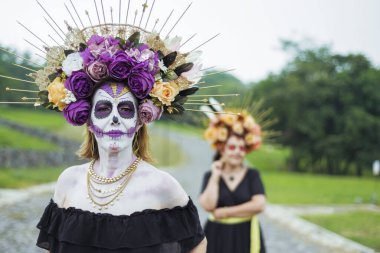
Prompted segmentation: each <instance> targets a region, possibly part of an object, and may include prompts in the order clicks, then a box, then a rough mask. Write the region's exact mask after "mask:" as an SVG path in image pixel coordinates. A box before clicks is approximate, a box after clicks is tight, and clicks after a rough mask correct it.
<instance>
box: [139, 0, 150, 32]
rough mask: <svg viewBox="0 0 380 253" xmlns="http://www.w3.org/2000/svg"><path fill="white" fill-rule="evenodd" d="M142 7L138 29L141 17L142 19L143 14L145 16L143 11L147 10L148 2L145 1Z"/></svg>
mask: <svg viewBox="0 0 380 253" xmlns="http://www.w3.org/2000/svg"><path fill="white" fill-rule="evenodd" d="M142 7H143V9H142V13H141V18H140V23H139V27H141V22H142V20H143V17H144V14H145V10H146V8H148V0H145V3H144V4H143V5H142Z"/></svg>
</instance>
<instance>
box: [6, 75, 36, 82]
mask: <svg viewBox="0 0 380 253" xmlns="http://www.w3.org/2000/svg"><path fill="white" fill-rule="evenodd" d="M0 77H2V78H6V79H10V80H15V81H20V82H26V83H36V82H32V81H29V80H24V79H20V78H15V77H11V76H3V75H0Z"/></svg>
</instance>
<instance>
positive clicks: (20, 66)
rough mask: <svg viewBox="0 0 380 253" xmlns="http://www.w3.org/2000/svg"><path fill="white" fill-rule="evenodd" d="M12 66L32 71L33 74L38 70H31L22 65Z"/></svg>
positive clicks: (14, 64)
mask: <svg viewBox="0 0 380 253" xmlns="http://www.w3.org/2000/svg"><path fill="white" fill-rule="evenodd" d="M12 65H13V66H16V67H19V68H22V69H26V70H29V71H32V72H37V70H35V69H31V68H28V67H25V66H22V65H20V64H16V63H12Z"/></svg>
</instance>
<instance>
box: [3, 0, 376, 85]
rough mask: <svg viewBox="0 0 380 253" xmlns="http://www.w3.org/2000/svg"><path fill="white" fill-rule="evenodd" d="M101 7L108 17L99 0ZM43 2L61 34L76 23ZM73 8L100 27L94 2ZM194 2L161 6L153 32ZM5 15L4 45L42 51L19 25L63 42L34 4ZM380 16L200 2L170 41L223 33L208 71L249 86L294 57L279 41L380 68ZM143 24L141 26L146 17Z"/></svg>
mask: <svg viewBox="0 0 380 253" xmlns="http://www.w3.org/2000/svg"><path fill="white" fill-rule="evenodd" d="M96 1H97V3H98V8H99V10H100V11H101V7H100V0H96ZM143 1H145V0H131V8H130V15H129V23H131V22H133V20H132V19H133V14H132V12H133V11H134V10H135V9H136V8H138V9H139V12H141V4H142V3H143ZM40 2H41V3H42V4H43V5H44V6H45V8H46V9H47V10H48V11H49V13H50V14H51V15H52V16H53V18H54V19H55V20H56V21H57V22H58V24H59V25H60V26H61V27H62V28H64V25H63V20H64V19H66V20H68V21H69V23H71V24H73V22H72V21H71V18H70V16H69V14H68V13H67V11H66V9H65V7H64V3H66V4H67V5H68V6H69V8H70V9H71V6H70V2H69V0H50V1H47V0H40ZM73 2H74V3H75V5H76V7H77V10H78V12H79V13H80V15H81V18H82V21H83V22H84V23H85V25H87V24H88V18H87V16H85V15H84V10H85V9H87V10H88V11H89V12H90V15H91V19H92V22H93V23H97V17H96V12H95V7H94V4H93V0H73ZM103 3H104V7H105V12H106V18H107V20H108V21H110V20H111V18H110V11H109V9H110V8H109V7H110V6H113V7H114V15H113V16H114V20H116V21H118V11H117V10H118V6H119V0H103ZM152 3H153V0H148V5H151V4H152ZM189 3H190V0H156V3H155V6H154V9H153V12H152V16H151V19H150V23H149V24H148V29H149V28H152V27H153V23H154V20H155V19H156V18H160V22H159V23H158V27H159V28H161V26H162V25H163V23H164V20H165V19H166V17H167V16H168V15H169V13H170V11H171V10H172V9H175V10H174V13H173V16H172V17H171V19H170V20H169V22H168V24H167V25H166V26H165V29H164V30H163V34H164V35H166V33H167V32H168V31H169V29H170V28H171V27H172V26H173V24H174V22H175V21H176V20H177V18H178V17H179V16H180V14H181V13H182V11H183V10H184V9H185V8H186V6H187V5H188V4H189ZM127 4H128V1H127V0H122V20H125V13H126V10H127ZM0 8H1V10H2V14H1V15H0V31H1V37H0V44H3V45H6V46H14V47H17V48H19V49H31V50H33V48H32V47H31V46H29V45H28V44H26V43H25V42H24V41H23V38H26V39H28V40H30V41H33V42H35V43H36V44H38V45H41V43H39V42H38V40H37V39H35V38H34V37H33V36H32V35H30V34H29V33H28V32H27V31H26V30H24V29H23V28H22V27H20V26H19V25H18V24H17V23H16V20H19V21H21V22H22V23H24V24H25V25H26V26H28V27H29V28H31V29H32V30H33V31H34V32H35V33H36V34H38V35H39V36H41V37H42V38H43V39H44V40H45V41H47V42H48V43H50V44H51V45H54V43H53V42H52V41H51V40H50V39H49V38H48V36H47V34H51V35H53V36H54V37H55V38H56V40H57V41H59V37H58V36H57V35H56V34H55V33H54V31H53V30H51V28H50V27H49V26H48V25H47V24H46V23H45V21H44V19H43V16H46V15H45V14H44V13H43V11H42V10H41V9H40V7H39V6H38V5H37V3H36V2H35V1H31V0H1V2H0ZM379 11H380V1H379V0H193V4H192V6H191V8H190V9H189V11H188V13H187V14H186V15H185V17H184V18H183V19H182V20H181V21H180V23H179V25H178V26H176V28H175V29H174V30H173V32H172V33H171V36H173V35H179V36H183V39H184V40H186V39H187V38H189V37H190V36H191V35H192V34H194V33H197V36H196V37H195V38H194V39H193V40H191V41H190V42H189V43H187V44H186V46H184V48H183V49H185V50H191V49H193V48H194V47H196V46H198V45H199V44H201V43H202V42H204V41H206V40H207V39H208V38H210V37H212V36H213V35H215V34H216V33H219V32H220V33H221V35H220V36H219V37H217V38H216V39H215V40H213V41H212V42H210V43H208V44H206V45H205V46H203V47H202V48H201V49H202V50H203V51H204V54H203V61H204V66H205V67H208V66H213V65H217V66H218V67H219V68H220V69H230V68H236V69H237V70H236V71H234V74H236V75H237V76H238V77H239V78H241V79H242V80H243V81H245V82H249V81H258V80H260V79H262V78H264V77H265V76H266V75H267V74H268V73H270V72H276V71H278V70H280V69H281V68H282V67H283V66H284V64H285V63H286V61H287V56H286V55H285V54H284V53H283V52H282V51H281V50H280V43H279V40H280V39H291V40H303V39H304V38H311V39H313V40H314V41H315V43H316V44H325V43H328V44H330V45H332V47H333V50H334V51H336V52H339V53H348V52H353V53H357V52H361V53H364V54H365V55H367V56H368V57H369V58H370V59H371V60H372V61H373V62H374V63H375V64H376V65H377V66H379V64H380V33H379V25H380V15H379V14H380V13H379ZM72 12H73V11H72ZM148 13H149V12H146V14H145V17H144V20H143V22H142V24H143V25H145V20H146V18H147V16H148ZM73 14H74V12H73ZM137 20H138V22H139V20H140V15H138V18H137ZM77 22H78V21H77ZM78 23H79V22H78ZM184 40H183V41H184Z"/></svg>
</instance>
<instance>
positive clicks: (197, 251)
mask: <svg viewBox="0 0 380 253" xmlns="http://www.w3.org/2000/svg"><path fill="white" fill-rule="evenodd" d="M206 250H207V240H206V237H205V238H204V239H203V240H202V241H201V242H200V243H199V244H198V245H197V246H196V247H195V248H194V249H192V250H191V251H190V252H189V253H206Z"/></svg>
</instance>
